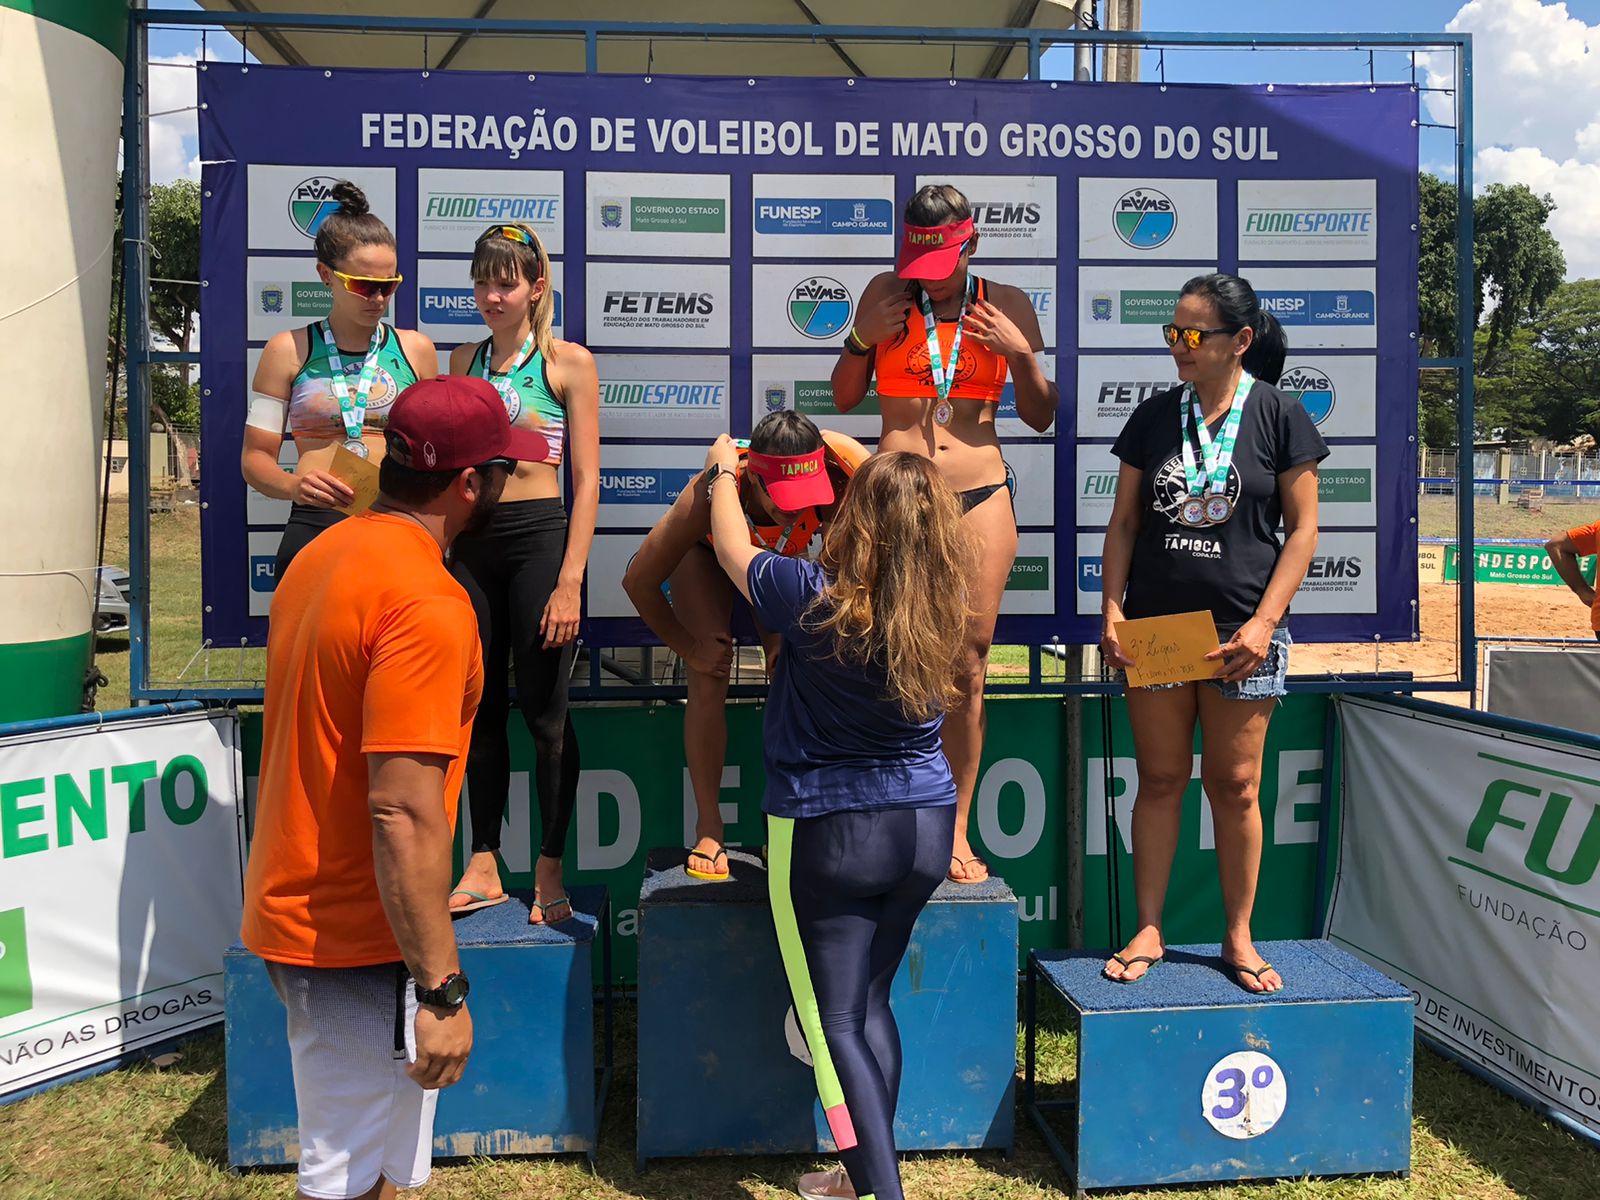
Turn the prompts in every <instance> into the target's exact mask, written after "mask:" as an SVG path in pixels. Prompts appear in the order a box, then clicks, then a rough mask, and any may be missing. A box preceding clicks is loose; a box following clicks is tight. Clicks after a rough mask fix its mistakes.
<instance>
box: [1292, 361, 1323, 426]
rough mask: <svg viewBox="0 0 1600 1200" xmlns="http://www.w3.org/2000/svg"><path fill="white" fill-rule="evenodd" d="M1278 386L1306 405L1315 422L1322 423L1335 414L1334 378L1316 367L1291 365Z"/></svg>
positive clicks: (1308, 413) (1307, 411)
mask: <svg viewBox="0 0 1600 1200" xmlns="http://www.w3.org/2000/svg"><path fill="white" fill-rule="evenodd" d="M1278 387H1279V389H1281V390H1282V391H1283V393H1284V394H1285V395H1288V396H1293V397H1294V398H1295V399H1296V400H1298V401H1300V403H1301V404H1302V405H1304V406H1305V410H1306V413H1307V415H1309V416H1310V417H1311V420H1312V423H1313V424H1316V425H1321V424H1322V423H1323V422H1324V421H1326V420H1327V419H1328V418H1329V417H1331V416H1332V415H1333V404H1334V399H1335V396H1334V390H1333V380H1331V379H1329V378H1328V377H1327V375H1325V374H1324V373H1323V372H1321V371H1319V370H1317V369H1316V368H1315V367H1290V368H1289V369H1288V370H1287V371H1285V372H1284V373H1283V378H1281V379H1279V380H1278Z"/></svg>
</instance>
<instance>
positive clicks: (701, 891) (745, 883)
mask: <svg viewBox="0 0 1600 1200" xmlns="http://www.w3.org/2000/svg"><path fill="white" fill-rule="evenodd" d="M688 856H689V852H688V851H687V850H685V849H683V848H681V847H676V846H663V847H658V848H656V849H654V850H652V851H650V853H649V854H648V855H647V856H646V858H645V868H644V882H643V883H642V884H640V885H639V906H640V907H641V908H643V907H644V906H645V905H648V904H766V903H767V867H766V864H765V863H763V862H762V861H761V857H760V855H758V854H757V853H756V852H755V851H753V850H736V849H734V848H733V847H731V846H730V847H729V848H728V875H729V876H730V878H729V879H728V881H727V882H726V883H714V882H712V881H711V880H709V879H691V878H690V877H689V873H688V872H687V871H686V870H685V869H684V868H685V865H686V863H687V860H688ZM961 901H968V902H973V901H976V902H987V903H989V904H997V903H1004V904H1015V903H1016V902H1017V897H1016V894H1015V893H1013V892H1012V890H1011V888H1010V887H1009V886H1008V885H1007V884H1006V881H1005V880H1004V879H1001V878H1000V877H999V876H998V875H990V876H989V878H988V879H986V880H984V881H983V882H982V883H951V882H950V881H949V880H948V879H946V880H944V881H943V882H941V883H940V884H939V887H938V890H937V891H935V892H934V893H933V899H932V900H930V901H929V903H931V904H947V903H953V902H961Z"/></svg>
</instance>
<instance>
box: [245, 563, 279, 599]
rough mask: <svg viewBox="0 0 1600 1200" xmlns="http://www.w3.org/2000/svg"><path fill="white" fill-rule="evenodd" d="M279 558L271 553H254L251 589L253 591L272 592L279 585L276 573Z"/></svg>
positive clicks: (251, 567) (251, 569)
mask: <svg viewBox="0 0 1600 1200" xmlns="http://www.w3.org/2000/svg"><path fill="white" fill-rule="evenodd" d="M276 567H277V559H276V558H275V557H274V556H273V555H271V554H252V555H251V556H250V590H251V591H252V592H271V591H272V590H273V589H275V588H276V587H277V586H278V580H277V575H276Z"/></svg>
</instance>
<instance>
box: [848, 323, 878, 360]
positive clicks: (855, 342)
mask: <svg viewBox="0 0 1600 1200" xmlns="http://www.w3.org/2000/svg"><path fill="white" fill-rule="evenodd" d="M844 348H845V350H847V351H848V352H849V353H851V354H854V355H855V356H856V357H857V358H865V357H866V356H867V355H869V354H871V353H872V349H873V348H872V347H871V346H869V345H868V344H867V343H866V342H864V341H862V340H861V335H860V334H859V333H857V332H856V327H855V326H854V325H852V326H850V332H849V333H847V334H845V337H844Z"/></svg>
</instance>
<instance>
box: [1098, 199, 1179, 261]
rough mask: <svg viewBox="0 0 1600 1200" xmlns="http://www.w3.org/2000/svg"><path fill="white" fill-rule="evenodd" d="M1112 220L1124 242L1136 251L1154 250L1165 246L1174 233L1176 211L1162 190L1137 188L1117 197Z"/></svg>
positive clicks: (1176, 227)
mask: <svg viewBox="0 0 1600 1200" xmlns="http://www.w3.org/2000/svg"><path fill="white" fill-rule="evenodd" d="M1111 222H1112V226H1113V228H1115V229H1116V231H1117V236H1118V237H1119V238H1121V239H1122V240H1123V242H1124V243H1126V244H1127V245H1129V246H1132V247H1133V248H1134V249H1135V250H1154V249H1156V248H1157V247H1158V246H1164V245H1166V243H1167V242H1168V241H1170V240H1171V239H1172V235H1173V234H1174V233H1176V232H1177V230H1178V210H1177V208H1176V207H1174V205H1173V203H1172V198H1171V197H1170V196H1168V195H1167V194H1166V193H1165V192H1158V191H1156V189H1155V188H1149V187H1137V188H1134V189H1133V190H1131V191H1127V192H1124V193H1122V195H1121V196H1119V197H1118V198H1117V202H1116V204H1115V205H1114V206H1113V207H1112V214H1111Z"/></svg>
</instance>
